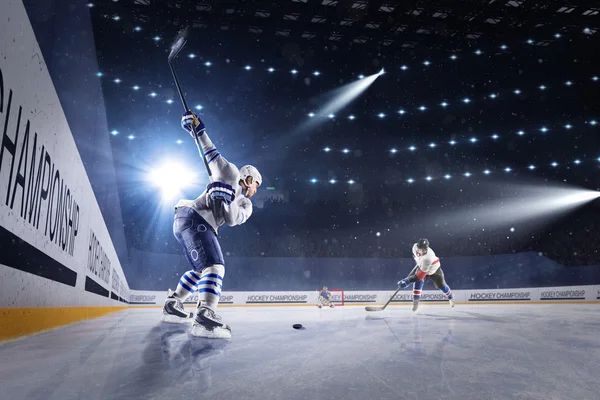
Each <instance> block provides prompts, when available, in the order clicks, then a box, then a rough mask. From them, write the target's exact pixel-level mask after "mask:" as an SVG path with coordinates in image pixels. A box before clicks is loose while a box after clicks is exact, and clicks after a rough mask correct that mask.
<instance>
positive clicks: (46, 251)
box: [0, 0, 129, 340]
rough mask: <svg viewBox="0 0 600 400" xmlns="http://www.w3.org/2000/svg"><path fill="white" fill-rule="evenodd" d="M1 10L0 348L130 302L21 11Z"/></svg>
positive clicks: (10, 0)
mask: <svg viewBox="0 0 600 400" xmlns="http://www.w3.org/2000/svg"><path fill="white" fill-rule="evenodd" d="M1 8H2V13H0V199H1V200H0V315H1V319H0V340H2V339H6V338H11V337H16V336H21V335H26V334H30V333H35V332H39V331H41V330H45V329H50V328H54V327H57V326H62V325H65V324H69V323H73V322H77V321H81V320H83V319H87V318H93V317H98V316H101V315H104V314H107V313H110V312H114V311H118V310H122V309H125V308H127V303H128V300H127V299H128V298H129V285H128V283H127V280H126V279H125V275H124V273H123V269H122V267H121V264H120V262H119V259H118V257H117V253H116V251H115V248H114V245H113V242H112V240H111V237H110V234H109V231H108V228H107V226H106V223H105V221H104V217H103V215H102V212H101V210H100V206H99V205H98V201H97V199H96V196H95V194H94V191H93V189H92V185H91V183H90V180H89V178H88V175H87V172H86V169H85V166H84V164H83V161H82V158H81V156H80V154H79V151H78V148H77V145H76V143H75V140H74V138H73V134H72V131H71V128H70V126H69V121H68V120H67V117H66V115H65V113H64V110H63V108H62V106H61V102H60V99H59V97H58V94H57V92H56V89H55V87H54V83H53V81H52V77H51V76H50V73H49V71H48V67H47V65H46V63H45V61H44V58H43V55H42V52H41V50H40V47H39V45H38V42H37V39H36V37H35V34H34V31H33V28H32V26H31V23H30V21H29V18H28V15H27V12H26V10H25V7H24V5H23V2H22V1H21V0H6V1H3V2H2V7H1ZM106 134H107V135H108V132H106ZM98 167H101V165H98Z"/></svg>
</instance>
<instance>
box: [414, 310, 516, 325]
mask: <svg viewBox="0 0 600 400" xmlns="http://www.w3.org/2000/svg"><path fill="white" fill-rule="evenodd" d="M461 314H466V316H463V315H461ZM416 315H417V316H420V317H433V318H435V319H437V320H455V321H463V322H464V321H474V320H476V321H486V322H494V323H499V324H513V323H517V322H518V321H516V320H515V319H514V318H504V317H494V316H493V315H485V314H480V313H474V312H471V311H456V312H455V313H454V315H452V314H450V315H448V314H444V315H437V314H428V313H418V314H416Z"/></svg>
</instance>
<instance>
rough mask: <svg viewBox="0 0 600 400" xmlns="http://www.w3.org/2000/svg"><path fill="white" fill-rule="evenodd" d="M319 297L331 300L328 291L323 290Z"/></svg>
mask: <svg viewBox="0 0 600 400" xmlns="http://www.w3.org/2000/svg"><path fill="white" fill-rule="evenodd" d="M319 296H321V297H324V298H326V299H327V300H329V299H330V298H331V293H330V292H328V291H327V290H321V293H319Z"/></svg>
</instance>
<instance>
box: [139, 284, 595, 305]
mask: <svg viewBox="0 0 600 400" xmlns="http://www.w3.org/2000/svg"><path fill="white" fill-rule="evenodd" d="M393 293H394V292H393V291H344V303H345V304H346V305H363V304H364V305H374V304H385V303H386V302H387V301H388V300H389V299H390V296H391V295H392V294H393ZM453 294H454V299H455V300H456V302H457V303H468V304H482V303H485V304H488V303H492V304H500V303H512V304H514V303H523V304H527V303H540V302H547V303H552V302H598V301H600V286H565V287H549V288H521V289H486V290H456V291H453ZM165 296H166V292H161V291H143V290H131V291H130V297H129V303H130V305H131V306H134V307H135V306H144V305H145V306H158V305H162V304H163V302H164V301H165ZM317 297H318V291H310V292H223V293H222V294H221V298H222V300H224V301H223V302H222V303H219V305H232V306H273V305H276V306H285V305H290V306H314V305H316V304H317ZM197 299H198V298H197V294H194V295H193V296H191V297H190V298H189V299H188V300H187V301H186V304H195V303H196V301H197ZM421 299H422V301H423V302H425V303H436V302H440V303H443V302H446V301H447V299H446V297H445V296H444V294H443V293H441V292H440V291H439V290H437V291H434V290H425V291H423V292H422V295H421ZM411 302H412V290H409V289H406V290H402V291H400V292H398V294H397V295H396V296H395V297H394V300H392V303H391V304H402V303H411Z"/></svg>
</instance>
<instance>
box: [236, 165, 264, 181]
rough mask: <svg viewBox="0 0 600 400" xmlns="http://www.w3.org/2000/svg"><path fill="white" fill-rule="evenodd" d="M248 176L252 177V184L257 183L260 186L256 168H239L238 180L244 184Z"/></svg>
mask: <svg viewBox="0 0 600 400" xmlns="http://www.w3.org/2000/svg"><path fill="white" fill-rule="evenodd" d="M249 176H251V177H252V182H257V183H258V186H260V185H262V175H261V174H260V172H258V170H257V169H256V167H253V166H252V165H244V166H243V167H242V168H240V179H241V180H242V181H244V182H246V178H247V177H249Z"/></svg>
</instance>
